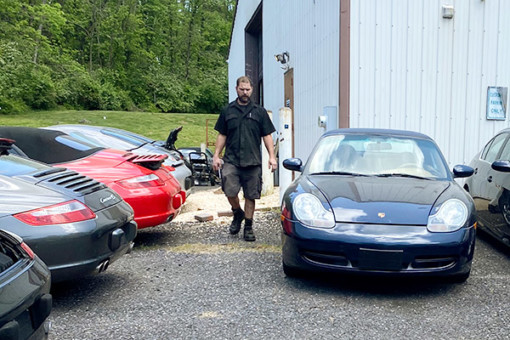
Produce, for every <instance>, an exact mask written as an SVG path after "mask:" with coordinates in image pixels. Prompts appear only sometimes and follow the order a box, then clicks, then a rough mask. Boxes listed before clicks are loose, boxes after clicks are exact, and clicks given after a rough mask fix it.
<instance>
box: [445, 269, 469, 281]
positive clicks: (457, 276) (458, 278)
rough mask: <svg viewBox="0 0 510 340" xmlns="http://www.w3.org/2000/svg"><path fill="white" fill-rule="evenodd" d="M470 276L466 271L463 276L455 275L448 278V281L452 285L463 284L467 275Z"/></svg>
mask: <svg viewBox="0 0 510 340" xmlns="http://www.w3.org/2000/svg"><path fill="white" fill-rule="evenodd" d="M470 274H471V271H468V272H467V273H463V274H456V275H453V276H451V277H449V281H450V282H453V283H464V282H466V280H467V279H468V277H469V275H470Z"/></svg>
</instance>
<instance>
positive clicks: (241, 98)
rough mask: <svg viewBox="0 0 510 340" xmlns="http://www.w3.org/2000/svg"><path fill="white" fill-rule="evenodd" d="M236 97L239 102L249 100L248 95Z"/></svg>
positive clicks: (246, 102) (245, 102) (247, 101)
mask: <svg viewBox="0 0 510 340" xmlns="http://www.w3.org/2000/svg"><path fill="white" fill-rule="evenodd" d="M237 99H239V102H241V103H243V104H248V103H249V102H250V97H249V96H240V97H237Z"/></svg>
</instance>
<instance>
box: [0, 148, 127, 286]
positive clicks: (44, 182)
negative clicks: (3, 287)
mask: <svg viewBox="0 0 510 340" xmlns="http://www.w3.org/2000/svg"><path fill="white" fill-rule="evenodd" d="M11 143H12V141H10V140H6V139H1V138H0V229H5V230H7V231H10V232H12V233H15V234H17V235H19V236H20V237H22V238H23V239H24V241H25V242H26V243H27V244H28V245H29V246H30V247H31V248H32V249H33V250H34V252H36V254H37V255H38V256H39V257H40V258H41V259H42V260H43V261H44V262H45V263H46V265H47V266H48V267H49V268H50V270H51V274H52V281H53V282H58V281H63V280H69V279H74V278H78V277H80V276H83V275H87V274H91V273H99V272H102V271H104V270H106V269H107V268H108V266H109V265H110V264H111V263H112V262H113V261H115V260H117V259H118V258H119V257H120V256H122V255H124V254H125V253H127V252H129V251H131V249H132V247H133V240H134V238H135V236H136V233H137V225H136V223H135V222H134V221H133V217H134V213H133V209H132V208H131V207H130V206H129V205H128V204H127V203H126V202H125V201H124V200H123V199H122V198H121V197H120V196H119V195H118V194H117V193H116V192H115V191H113V190H111V189H110V188H108V187H107V186H106V185H105V184H103V183H100V182H98V181H96V180H93V179H92V178H89V177H87V176H84V175H81V174H78V173H77V172H74V171H71V170H68V169H66V168H59V167H51V166H48V165H46V164H44V163H40V162H36V161H33V160H31V159H27V158H23V157H18V156H16V155H10V154H5V153H6V152H5V150H7V149H9V148H10V147H11V146H10V144H11ZM2 150H4V152H3V154H2Z"/></svg>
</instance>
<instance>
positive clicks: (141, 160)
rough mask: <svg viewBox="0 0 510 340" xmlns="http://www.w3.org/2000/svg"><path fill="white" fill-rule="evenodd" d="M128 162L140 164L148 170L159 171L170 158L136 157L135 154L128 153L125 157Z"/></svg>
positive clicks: (162, 156) (157, 156)
mask: <svg viewBox="0 0 510 340" xmlns="http://www.w3.org/2000/svg"><path fill="white" fill-rule="evenodd" d="M123 157H124V158H125V159H126V161H128V162H132V163H135V164H138V165H140V166H143V167H145V168H147V169H151V170H157V169H159V168H160V167H161V164H163V162H164V161H165V159H167V158H168V155H156V154H153V155H135V154H134V153H130V152H129V153H126V154H124V156H123Z"/></svg>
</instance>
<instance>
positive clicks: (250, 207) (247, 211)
mask: <svg viewBox="0 0 510 340" xmlns="http://www.w3.org/2000/svg"><path fill="white" fill-rule="evenodd" d="M238 204H239V200H238ZM254 213H255V200H251V199H248V198H246V199H245V200H244V215H245V217H246V218H249V219H250V220H252V219H253V214H254Z"/></svg>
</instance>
